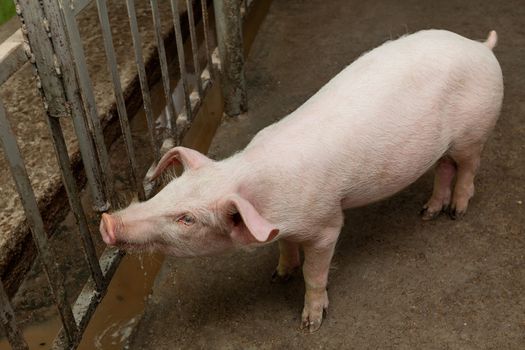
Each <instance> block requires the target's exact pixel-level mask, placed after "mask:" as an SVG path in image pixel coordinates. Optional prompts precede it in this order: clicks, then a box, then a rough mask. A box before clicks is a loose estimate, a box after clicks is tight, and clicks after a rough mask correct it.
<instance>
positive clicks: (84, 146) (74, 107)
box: [23, 2, 105, 288]
mask: <svg viewBox="0 0 525 350" xmlns="http://www.w3.org/2000/svg"><path fill="white" fill-rule="evenodd" d="M53 4H54V5H55V8H51V7H49V6H52V5H53ZM23 5H24V6H27V4H26V3H23ZM46 6H48V7H47V8H45V10H46V14H47V17H44V13H42V12H41V11H42V9H41V8H39V7H38V8H30V7H23V11H24V16H23V18H24V21H25V24H24V25H26V30H27V33H28V35H29V36H30V39H31V42H32V43H34V45H33V47H34V49H35V53H37V56H38V57H37V58H36V59H35V61H36V63H37V69H39V73H40V72H42V71H45V70H49V69H51V70H54V74H55V75H47V76H45V77H44V79H42V87H43V88H44V95H46V97H47V94H48V90H47V89H54V90H53V91H61V93H62V94H63V93H64V89H65V90H66V91H65V92H66V96H67V97H68V100H69V101H70V103H69V104H68V105H69V107H70V108H67V109H66V111H65V112H66V113H67V114H68V115H70V114H71V113H73V123H74V127H75V131H76V133H77V134H79V147H80V151H81V153H82V156H83V157H82V158H86V159H84V161H85V163H84V164H85V166H86V168H87V167H90V169H91V170H95V169H97V170H98V168H97V167H96V162H95V159H94V158H95V156H94V153H93V152H94V151H93V149H92V148H91V147H92V145H91V143H90V140H89V138H87V131H86V130H87V129H86V127H85V124H84V120H83V118H82V116H81V115H78V114H82V112H83V110H82V103H81V101H80V99H79V96H78V94H77V93H76V90H75V88H74V86H73V82H76V81H74V79H75V75H74V72H71V71H70V70H69V69H70V67H67V65H65V64H64V62H62V65H61V64H60V63H59V62H58V61H59V59H61V60H62V59H63V60H66V61H67V60H68V56H67V55H66V56H64V55H60V56H57V55H55V54H53V55H52V57H53V59H52V61H51V62H50V61H47V60H46V59H49V58H48V57H46V56H40V54H43V53H44V52H45V51H44V49H46V48H47V49H48V50H49V49H51V50H53V49H55V48H57V46H55V47H51V42H50V41H49V39H48V36H47V33H46V35H45V38H41V37H38V29H37V28H38V27H39V25H40V22H39V20H38V19H37V18H35V17H34V16H35V14H36V15H37V16H38V15H40V16H41V17H40V20H41V19H42V18H46V20H47V22H48V24H49V25H50V26H51V28H50V29H49V32H50V33H51V34H52V35H56V37H55V38H54V39H56V40H59V39H60V38H61V39H62V42H61V45H64V44H65V43H64V42H63V40H64V35H63V33H62V35H60V33H58V32H57V31H58V27H61V25H60V23H56V22H57V18H58V16H59V12H58V8H57V7H56V3H55V2H48V3H47V4H46ZM36 10H38V12H34V11H36ZM43 39H44V40H43ZM59 41H60V40H59ZM59 46H60V45H59ZM61 48H62V47H61ZM59 57H60V58H59ZM69 59H70V57H69ZM59 75H60V76H62V77H63V78H64V81H65V83H66V86H64V85H62V84H63V83H62V82H60V85H58V86H56V85H49V84H48V81H49V79H50V78H51V77H53V78H59ZM58 89H60V90H58ZM53 102H54V103H56V102H57V101H53ZM60 103H63V104H64V105H66V103H65V101H63V102H62V101H60ZM48 112H49V113H48V114H47V121H48V125H49V127H50V129H51V134H52V136H53V146H54V149H55V153H56V156H57V159H58V164H59V166H60V171H61V175H62V180H63V184H64V187H65V189H66V192H67V195H68V200H69V204H70V206H71V209H72V211H73V213H74V215H75V218H76V220H77V223H78V225H79V231H80V234H81V238H82V242H83V244H84V253H85V255H86V260H87V262H88V264H89V267H90V269H91V273H92V276H93V279H94V281H95V282H96V284H97V286H98V287H99V288H102V285H103V283H104V282H103V276H102V271H101V269H100V266H99V265H98V260H97V256H96V252H95V247H94V245H93V241H92V239H91V234H90V232H89V228H88V224H87V219H86V217H85V215H84V211H83V208H82V205H81V203H80V200H79V195H78V190H77V188H76V182H75V178H74V176H73V173H72V171H71V168H70V162H69V155H68V152H67V147H66V143H65V141H64V136H63V134H62V129H61V126H60V121H59V119H58V118H56V117H55V116H53V115H51V113H50V111H49V110H48ZM82 136H83V137H84V138H82ZM86 173H87V174H88V180H89V179H90V177H91V180H92V181H96V179H97V174H95V172H94V171H87V170H86ZM89 174H91V175H89ZM93 177H94V178H93ZM104 203H105V202H104Z"/></svg>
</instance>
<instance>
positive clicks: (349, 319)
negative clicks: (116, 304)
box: [130, 0, 525, 349]
mask: <svg viewBox="0 0 525 350" xmlns="http://www.w3.org/2000/svg"><path fill="white" fill-rule="evenodd" d="M524 17H525V3H524V2H523V1H505V2H502V1H492V2H478V1H463V0H461V1H460V0H450V1H420V0H411V1H403V2H399V1H378V0H372V1H348V0H331V1H324V0H311V1H303V0H287V1H281V0H275V1H274V2H273V4H272V6H271V8H270V12H269V14H268V16H267V18H266V20H265V22H264V24H263V26H262V28H261V31H260V32H259V34H258V36H257V38H256V40H255V43H254V46H253V48H252V51H251V56H250V57H249V59H248V62H247V67H246V75H247V83H248V96H249V112H248V113H247V115H245V116H243V117H240V118H238V119H236V120H231V121H229V122H227V123H225V124H224V125H223V126H222V127H221V129H220V130H219V133H218V135H217V137H216V139H215V141H214V145H213V146H212V152H211V153H212V155H213V156H214V157H217V158H224V157H226V156H228V155H230V154H232V153H233V152H235V151H237V150H239V149H241V148H243V147H244V146H245V145H246V144H247V143H248V142H249V140H250V139H251V138H252V137H253V135H254V134H255V133H256V132H257V131H258V130H260V129H261V128H263V127H264V126H266V125H268V124H271V123H273V122H274V121H276V120H279V119H280V118H282V117H284V116H286V114H288V113H289V112H291V111H293V110H294V109H296V108H297V107H298V106H300V105H301V104H302V103H303V102H304V101H306V100H307V99H308V98H309V97H310V96H311V95H312V94H314V93H315V92H316V91H317V90H318V89H319V88H320V87H322V86H323V85H324V84H325V83H326V82H328V80H329V79H330V78H332V77H333V76H334V75H336V74H337V73H338V72H339V71H340V70H342V69H343V68H344V67H345V66H347V65H348V64H350V63H351V62H352V61H353V60H355V59H356V58H357V57H359V55H361V54H362V53H363V52H365V51H368V50H370V49H372V48H374V47H376V46H378V45H379V44H381V43H382V42H384V41H386V40H389V39H394V38H397V37H399V36H401V35H403V34H405V33H411V32H415V31H417V30H420V29H425V28H443V29H448V30H451V31H454V32H457V33H459V34H461V35H464V36H466V37H469V38H473V39H484V38H485V37H486V36H487V34H488V32H489V30H491V29H495V30H497V32H498V34H499V43H498V46H497V48H496V49H495V53H496V56H497V57H498V59H499V61H500V63H501V66H502V69H503V73H504V76H505V100H504V104H503V110H502V113H501V118H500V120H499V122H498V124H497V126H496V129H495V131H494V133H493V135H492V137H491V139H490V141H489V142H488V144H487V145H486V149H485V152H484V155H483V158H482V166H481V170H480V173H479V175H478V177H477V180H476V192H477V193H476V195H475V197H474V199H473V200H472V202H471V205H470V207H469V212H468V213H467V215H466V217H465V218H463V219H462V220H459V221H452V220H450V219H449V218H448V217H446V216H441V217H439V218H438V219H437V220H435V221H431V222H423V221H421V219H420V218H419V216H418V212H419V209H420V208H421V206H422V204H423V203H424V202H425V201H426V199H427V198H428V197H429V196H430V193H431V190H432V174H431V173H428V174H426V175H425V176H423V177H422V178H421V179H420V180H418V181H417V182H416V183H415V184H413V185H412V186H410V187H409V188H408V189H406V190H404V191H403V192H402V193H400V194H398V195H396V196H394V197H393V198H391V199H388V200H385V201H382V202H380V203H376V204H373V205H369V206H367V207H363V208H359V209H355V210H349V211H347V212H346V221H345V227H344V229H343V232H342V234H341V236H340V239H339V244H338V247H337V249H336V253H335V257H334V259H333V263H332V270H331V273H330V281H329V289H328V293H329V298H330V308H329V310H328V315H327V318H326V319H325V321H324V323H323V326H322V328H321V330H320V331H318V332H317V333H315V334H312V335H306V334H303V333H302V332H301V331H299V323H300V312H301V309H302V304H303V293H304V285H303V281H302V279H301V277H300V276H297V277H296V278H295V279H294V280H292V281H291V282H290V283H288V284H286V285H279V284H277V285H276V284H272V283H270V276H271V274H272V272H273V271H274V268H275V266H276V264H277V258H278V252H277V246H276V245H275V244H274V245H272V246H268V247H265V248H262V249H260V250H256V251H254V252H252V253H244V252H239V253H235V254H232V255H228V256H221V257H213V258H195V259H186V260H183V259H176V258H168V259H167V261H166V263H165V266H164V267H163V269H162V271H161V274H160V275H159V277H158V278H157V282H156V286H155V291H154V295H153V297H152V298H151V300H150V303H149V305H148V307H147V310H146V313H145V315H144V317H143V319H142V321H141V322H140V324H139V326H138V328H137V329H136V332H135V334H134V341H133V342H132V344H131V346H130V348H132V349H280V348H290V349H296V348H305V349H315V348H326V349H339V348H343V349H376V348H377V349H449V348H450V349H523V348H525V293H524V292H525V232H524V224H525V215H524V210H525V204H524V202H525V182H524V181H523V174H524V172H525V157H523V151H524V148H525V147H524V143H523V140H524V136H525V126H524V125H525V124H524V123H523V111H524V109H525V95H524V94H523V91H524V90H525V84H524V83H525V82H524V80H525V74H524V72H525V61H524V60H523V57H524V49H523V47H525V29H524V26H523V23H522V22H523V18H524ZM327 108H330V106H327ZM319 132H320V133H322V132H323V131H322V130H319Z"/></svg>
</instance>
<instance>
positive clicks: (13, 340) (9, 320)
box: [0, 280, 29, 350]
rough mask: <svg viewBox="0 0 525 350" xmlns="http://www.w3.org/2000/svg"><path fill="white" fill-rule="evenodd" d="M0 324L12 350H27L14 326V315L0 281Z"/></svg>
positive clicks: (21, 336) (20, 333)
mask: <svg viewBox="0 0 525 350" xmlns="http://www.w3.org/2000/svg"><path fill="white" fill-rule="evenodd" d="M0 324H1V325H2V328H3V329H4V331H5V334H6V335H7V340H8V341H9V344H10V345H11V347H12V348H13V350H27V349H29V346H27V343H26V341H25V339H24V336H23V335H22V332H20V329H18V326H17V324H16V318H15V313H14V311H13V308H12V307H11V303H10V302H9V297H8V296H7V294H6V292H5V289H4V285H3V283H2V281H1V280H0Z"/></svg>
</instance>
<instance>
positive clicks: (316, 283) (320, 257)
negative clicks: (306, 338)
mask: <svg viewBox="0 0 525 350" xmlns="http://www.w3.org/2000/svg"><path fill="white" fill-rule="evenodd" d="M340 231H341V227H340V226H339V227H337V228H327V229H325V230H323V232H322V235H321V236H320V238H319V239H318V240H317V241H315V242H311V243H308V244H304V245H303V249H304V264H303V275H304V282H305V289H306V293H305V296H304V308H303V313H302V317H301V329H306V330H307V331H309V332H310V333H313V332H315V331H317V330H318V329H319V327H321V323H322V322H323V312H324V311H325V310H326V309H327V308H328V294H327V292H326V284H327V282H328V270H329V269H330V261H331V260H332V256H333V254H334V248H335V243H336V242H337V237H338V236H339V232H340Z"/></svg>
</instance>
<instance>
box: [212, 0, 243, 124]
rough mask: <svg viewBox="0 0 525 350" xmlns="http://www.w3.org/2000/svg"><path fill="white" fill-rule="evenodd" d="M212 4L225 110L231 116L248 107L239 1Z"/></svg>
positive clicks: (221, 1)
mask: <svg viewBox="0 0 525 350" xmlns="http://www.w3.org/2000/svg"><path fill="white" fill-rule="evenodd" d="M213 6H214V8H215V28H216V30H217V41H218V46H219V56H220V59H221V88H222V92H223V96H224V113H225V114H226V115H228V116H232V117H233V116H236V115H239V114H241V113H243V112H246V110H247V106H248V102H247V97H246V82H245V79H244V54H243V40H242V20H241V2H240V1H239V0H213Z"/></svg>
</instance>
